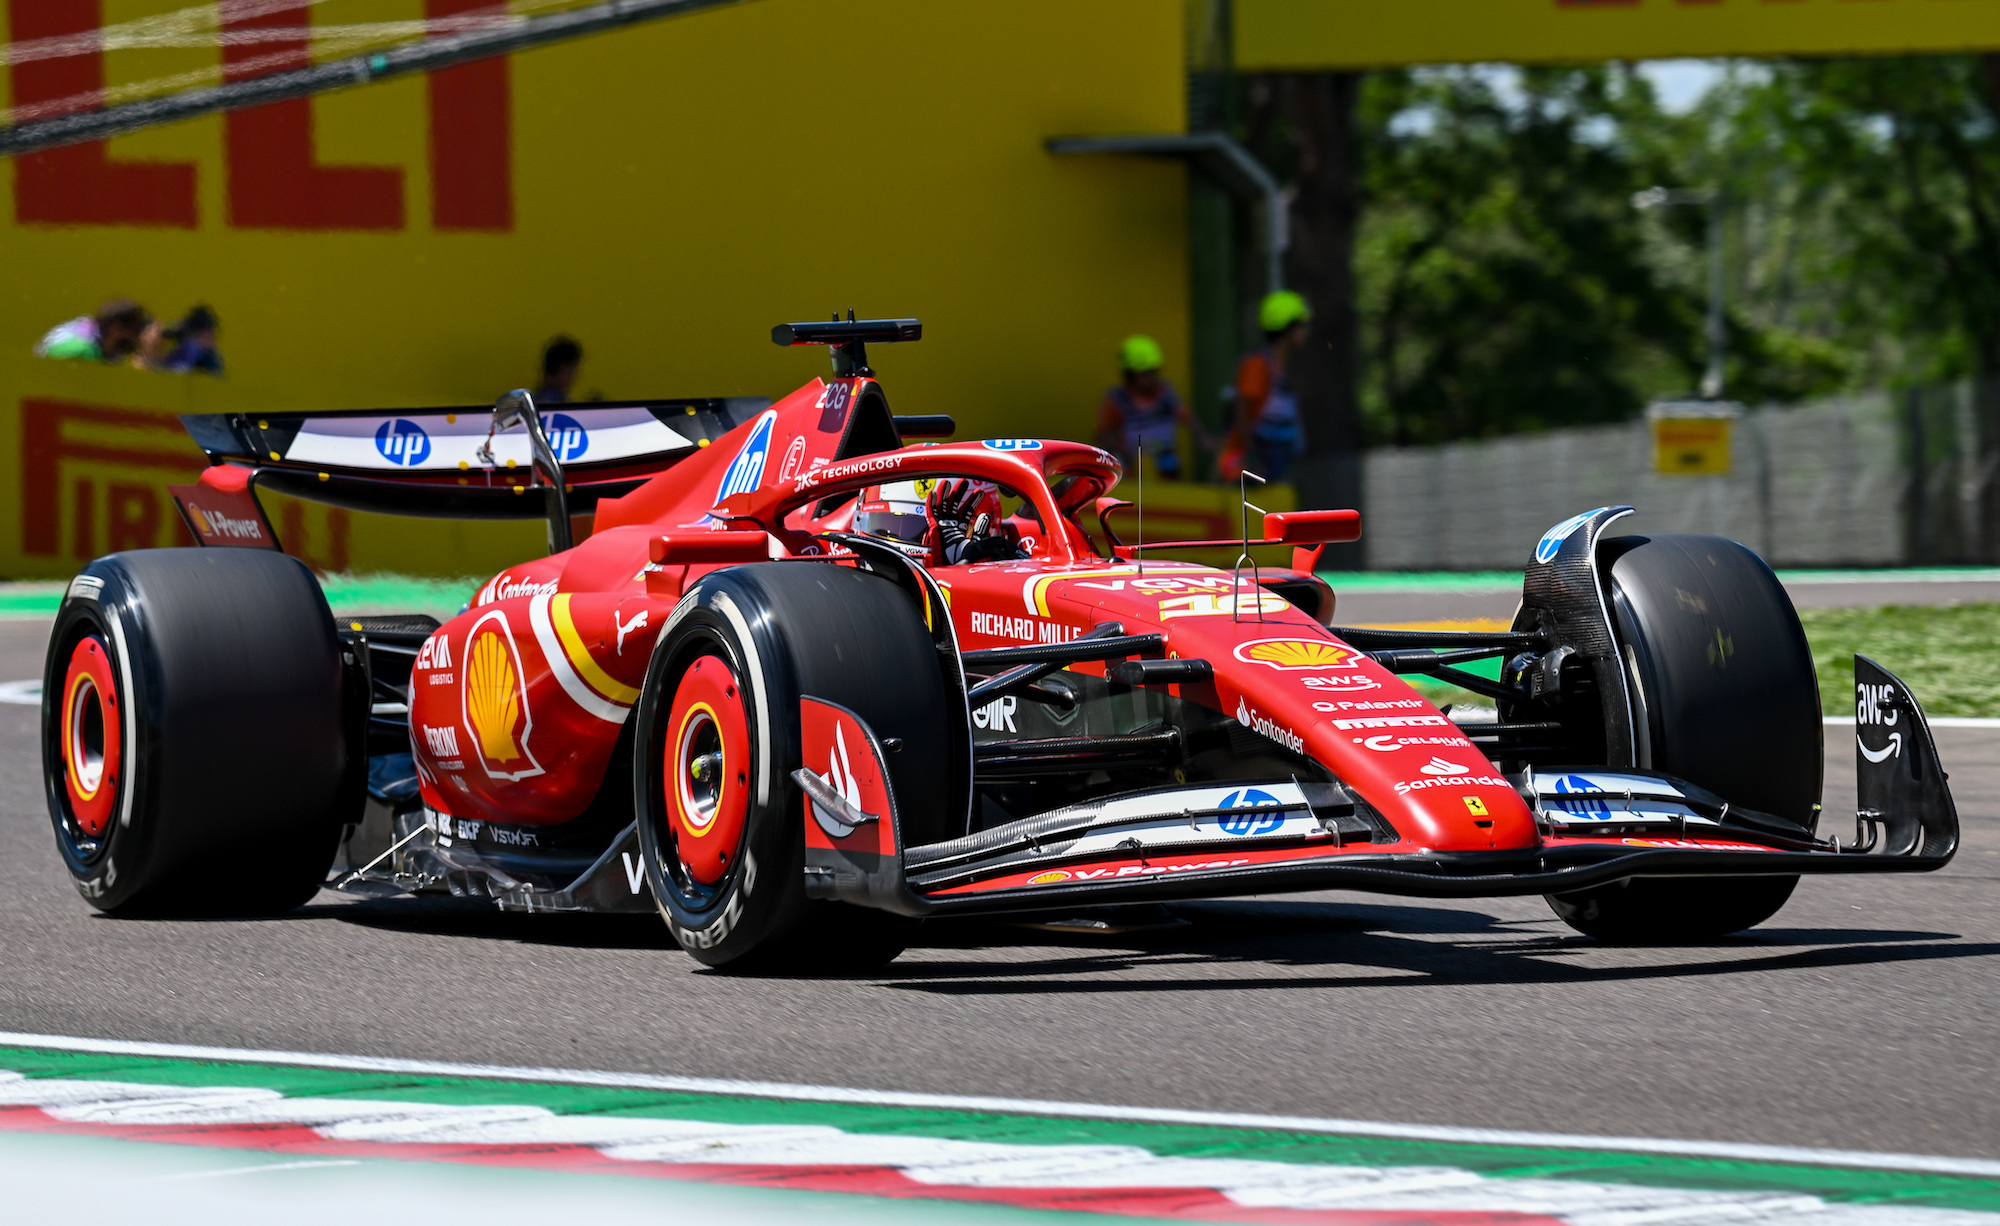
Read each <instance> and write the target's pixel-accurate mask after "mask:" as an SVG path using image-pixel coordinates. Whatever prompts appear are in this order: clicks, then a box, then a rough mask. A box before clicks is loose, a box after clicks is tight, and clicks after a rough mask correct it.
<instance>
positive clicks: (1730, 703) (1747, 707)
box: [1549, 535, 1823, 942]
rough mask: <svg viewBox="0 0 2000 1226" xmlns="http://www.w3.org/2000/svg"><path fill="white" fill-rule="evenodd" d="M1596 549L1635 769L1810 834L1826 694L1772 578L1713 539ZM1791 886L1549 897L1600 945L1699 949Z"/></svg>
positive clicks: (1631, 889) (1668, 539)
mask: <svg viewBox="0 0 2000 1226" xmlns="http://www.w3.org/2000/svg"><path fill="white" fill-rule="evenodd" d="M1600 548H1601V554H1600V557H1601V558H1603V559H1606V560H1607V561H1606V563H1605V564H1606V565H1607V567H1608V571H1609V575H1608V578H1609V581H1610V597H1611V600H1610V603H1611V609H1612V619H1613V621H1614V623H1615V626H1616V629H1617V633H1618V640H1619V645H1620V647H1621V648H1622V650H1623V652H1624V656H1625V664H1626V672H1627V677H1628V681H1629V684H1630V685H1631V688H1632V691H1633V700H1634V706H1635V707H1636V708H1637V711H1636V715H1637V718H1636V720H1635V724H1636V726H1637V727H1638V729H1639V734H1640V736H1641V737H1642V738H1643V745H1642V754H1641V759H1640V762H1641V765H1643V766H1646V767H1648V768H1650V769H1652V770H1657V771H1664V772H1666V773H1667V774H1670V775H1677V776H1679V777H1680V778H1683V779H1686V780H1688V781H1689V782H1690V783H1694V784H1698V785H1700V786H1701V787H1704V788H1707V789H1709V790H1710V791H1712V792H1715V793H1716V794H1718V795H1720V796H1722V797H1724V798H1725V799H1727V800H1728V801H1730V802H1731V803H1732V804H1736V805H1740V806H1742V807H1744V808H1746V809H1754V810H1757V811H1759V812H1762V813H1768V814H1772V815H1774V816H1777V817H1782V818H1785V819H1787V820H1789V821H1793V822H1797V823H1798V824H1799V826H1800V828H1801V830H1802V831H1811V830H1812V829H1813V828H1814V826H1815V824H1816V823H1817V820H1818V801H1819V794H1820V769H1821V762H1822V758H1823V744H1822V737H1823V725H1822V723H1821V716H1820V703H1819V684H1818V680H1817V678H1816V675H1815V672H1814V669H1813V662H1812V651H1811V649H1810V648H1808V647H1807V645H1806V636H1805V631H1804V629H1803V628H1801V627H1800V625H1799V616H1798V613H1797V612H1796V611H1795V610H1794V609H1793V608H1792V602H1791V598H1790V597H1789V596H1787V595H1786V594H1785V589H1784V587H1783V586H1782V585H1781V584H1780V583H1779V582H1778V578H1777V576H1776V575H1774V574H1772V573H1771V568H1770V567H1768V566H1766V565H1765V564H1764V561H1763V559H1761V558H1759V557H1758V556H1757V555H1756V554H1754V553H1752V552H1751V551H1750V550H1748V549H1746V548H1744V547H1743V546H1742V545H1739V544H1737V543H1736V542H1734V541H1731V540H1726V539H1724V538H1722V537H1716V536H1687V535H1661V536H1650V537H1648V536H1628V537H1618V538H1616V539H1613V540H1608V541H1605V542H1604V543H1603V545H1602V546H1601V547H1600ZM1797 885H1798V878H1797V877H1796V876H1774V877H1706V878H1704V877H1678V878H1676V877H1660V878H1636V879H1632V880H1627V881H1618V882H1613V883H1611V884H1609V885H1604V886H1599V887H1596V888H1593V889H1589V890H1578V891H1576V892H1574V893H1569V894H1557V895H1551V896H1550V897H1549V905H1550V906H1551V907H1553V908H1554V909H1555V913H1556V914H1557V915H1558V916H1560V917H1561V918H1562V920H1563V921H1564V922H1565V923H1567V924H1569V925H1570V926H1571V927H1572V928H1575V929H1576V930H1578V931H1579V932H1583V933H1586V934H1588V935H1590V936H1594V937H1599V938H1601V939H1604V940H1612V941H1626V942H1649V941H1682V940H1705V939H1708V938H1712V937H1717V936H1722V935H1725V934H1727V933H1731V932H1738V931H1741V930H1743V929H1745V928H1751V927H1755V926H1756V925H1758V924H1761V923H1763V922H1764V921H1765V920H1767V919H1769V918H1771V917H1772V916H1773V915H1775V914H1777V912H1778V909H1779V908H1780V907H1782V906H1784V905H1785V901H1786V900H1787V899H1788V898H1790V897H1791V894H1792V890H1793V888H1794V887H1795V886H1797Z"/></svg>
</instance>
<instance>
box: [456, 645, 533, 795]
mask: <svg viewBox="0 0 2000 1226" xmlns="http://www.w3.org/2000/svg"><path fill="white" fill-rule="evenodd" d="M464 658H465V681H464V686H463V691H462V693H463V699H464V709H465V710H464V713H465V722H466V725H467V726H468V727H470V728H471V729H472V734H473V739H474V740H475V742H477V744H478V746H479V760H480V764H481V765H482V766H484V767H485V768H486V773H487V774H489V775H491V776H493V777H494V778H495V779H507V780H517V779H525V778H527V777H528V776H530V775H539V774H541V773H542V768H541V766H540V764H538V763H537V762H536V761H535V758H534V755H533V754H531V753H529V752H528V734H529V732H530V731H531V730H532V728H533V727H534V720H533V717H532V715H531V714H530V712H529V710H528V695H527V691H526V689H525V688H524V687H523V685H522V682H521V660H520V654H519V652H518V651H517V649H516V648H515V646H514V635H513V630H512V627H510V626H509V625H508V624H507V617H506V615H505V614H503V613H500V612H498V611H495V612H493V613H489V614H487V615H486V616H485V617H482V618H480V619H479V621H478V623H477V624H475V625H474V626H473V627H472V633H471V634H470V635H468V636H467V638H466V647H465V657H464Z"/></svg>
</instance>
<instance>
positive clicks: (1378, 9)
mask: <svg viewBox="0 0 2000 1226" xmlns="http://www.w3.org/2000/svg"><path fill="white" fill-rule="evenodd" d="M1234 4H1235V57H1236V66H1237V67H1238V68H1239V69H1242V70H1244V71H1260V72H1269V71H1315V70H1326V69H1334V68H1380V67H1387V66H1391V65H1398V64H1435V63H1477V62H1483V61H1493V60H1503V61H1511V62H1514V63H1561V62H1580V61H1591V60H1611V59H1623V60H1643V59H1662V58H1669V57H1675V56H1725V55H1742V56H1779V55H1906V54H1913V53H1918V52H1938V51H1979V50H1992V49H1995V48H2000V0H1387V2H1385V0H1234Z"/></svg>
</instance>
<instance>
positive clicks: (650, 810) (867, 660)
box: [634, 561, 969, 970]
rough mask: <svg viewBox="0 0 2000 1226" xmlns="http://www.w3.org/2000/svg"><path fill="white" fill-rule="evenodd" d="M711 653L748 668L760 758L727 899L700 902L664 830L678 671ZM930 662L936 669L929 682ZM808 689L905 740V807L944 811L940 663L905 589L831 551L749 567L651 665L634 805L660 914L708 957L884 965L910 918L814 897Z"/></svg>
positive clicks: (688, 619)
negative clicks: (808, 826)
mask: <svg viewBox="0 0 2000 1226" xmlns="http://www.w3.org/2000/svg"><path fill="white" fill-rule="evenodd" d="M718 649H719V650H718ZM709 652H713V653H715V654H720V655H722V656H723V657H724V658H725V659H726V660H727V661H728V662H729V664H730V667H731V668H732V669H733V670H734V671H735V673H736V676H737V680H738V683H739V689H740V690H741V692H742V693H743V695H744V705H745V714H746V716H747V717H748V720H747V722H748V724H749V727H750V734H751V740H752V742H753V751H752V760H753V763H754V766H753V774H752V778H751V784H752V791H751V798H750V809H749V813H748V816H747V819H746V822H745V826H744V839H743V850H744V854H743V855H741V856H739V857H738V863H737V865H736V867H735V868H733V869H732V870H730V872H729V874H728V875H727V876H726V877H725V878H724V880H723V883H722V884H723V885H724V886H725V887H726V889H725V891H724V892H725V894H726V897H724V898H719V899H717V900H716V901H715V902H713V903H712V904H709V905H705V906H702V907H699V908H697V907H693V906H690V905H688V903H687V901H686V900H685V899H684V898H683V897H682V895H681V894H680V892H679V891H678V890H676V889H675V888H674V883H673V882H672V881H670V880H669V879H668V874H669V865H670V864H671V863H673V862H674V859H670V858H675V859H677V857H676V853H675V851H674V849H673V847H672V846H671V845H670V840H669V839H668V838H667V837H666V835H665V834H664V831H665V830H666V828H667V813H666V808H667V805H666V802H665V799H664V783H665V780H664V767H663V762H662V746H663V741H664V735H665V733H666V732H667V731H668V730H667V729H665V728H664V726H663V725H664V722H665V720H666V718H667V708H668V705H669V703H670V702H671V701H672V696H673V694H674V692H675V690H676V687H677V685H678V684H679V681H680V678H681V675H682V673H683V672H684V671H685V670H686V669H687V668H688V667H689V666H690V665H691V664H692V663H693V661H694V660H695V659H696V658H697V657H699V656H700V655H702V654H704V653H709ZM925 670H928V671H929V675H930V676H931V677H932V678H933V679H934V680H933V681H932V683H931V684H929V685H926V684H925V681H924V676H925ZM807 695H810V696H812V697H815V698H821V699H825V700H828V701H832V702H838V703H841V704H842V705H845V706H848V707H849V708H850V709H852V710H853V711H854V712H855V713H856V714H858V715H859V716H860V717H861V718H862V719H863V720H864V721H865V722H866V723H867V724H868V725H869V726H870V727H871V728H872V729H874V730H875V732H876V734H877V735H878V736H882V737H886V738H894V739H895V740H896V741H897V742H900V746H899V752H896V753H892V754H890V755H889V758H888V767H889V774H890V778H891V781H892V784H893V788H894V791H895V795H896V798H897V805H898V809H899V811H900V812H902V813H905V814H911V813H919V814H925V815H929V814H933V813H936V812H941V811H943V810H944V809H945V808H947V805H946V803H945V800H946V796H947V795H948V792H949V787H950V773H949V769H948V762H949V754H950V744H951V741H950V736H949V729H948V726H947V718H948V714H947V711H948V708H947V704H946V702H945V687H944V680H943V673H942V670H941V668H940V665H939V662H938V656H937V652H936V649H935V647H934V646H933V644H932V640H931V639H930V636H929V633H928V631H927V630H926V629H925V628H924V625H923V621H922V618H921V615H920V614H919V612H918V610H917V609H916V608H915V607H914V605H913V604H912V602H911V601H910V599H909V597H908V596H907V595H906V594H905V593H904V592H903V591H902V590H901V589H899V588H898V587H897V586H896V585H895V584H893V583H891V582H890V581H888V580H886V579H883V578H881V577H879V576H877V575H872V574H868V573H866V572H863V571H858V570H856V569H854V568H851V567H847V566H839V565H834V564H831V563H824V562H803V561H790V562H771V563H763V564H753V565H749V566H743V567H733V568H730V569H727V570H722V571H717V572H714V573H712V574H710V575H708V576H706V577H704V578H703V579H702V580H701V581H700V582H699V583H698V584H697V585H696V587H695V588H694V590H693V591H692V592H690V593H689V594H688V596H687V597H685V598H684V599H683V600H682V602H681V604H680V605H679V606H678V607H677V608H676V609H675V611H674V613H673V615H672V617H670V618H669V620H668V623H667V625H666V627H665V628H664V629H663V630H662V631H661V634H660V638H659V641H658V645H657V646H656V647H655V649H654V653H653V659H652V661H651V664H650V665H649V667H648V670H647V677H646V684H645V687H644V689H643V691H642V693H641V696H640V700H639V706H638V720H639V723H638V725H637V727H636V729H635V733H636V740H635V749H636V752H635V754H634V788H635V796H634V806H635V812H636V814H637V817H638V820H639V833H640V844H641V849H642V852H643V854H644V856H645V861H646V873H647V877H648V880H649V882H650V884H651V885H652V887H653V894H654V898H655V899H656V900H657V901H658V903H659V906H660V912H661V914H662V916H663V917H665V919H666V921H667V924H668V926H669V927H670V928H671V929H672V931H673V933H674V937H675V939H676V940H677V941H679V942H680V944H681V946H682V948H684V949H686V950H687V951H688V952H689V953H690V954H692V955H693V956H694V957H695V958H697V959H699V960H700V961H702V962H705V963H708V964H709V965H714V966H720V965H723V964H725V963H731V962H739V961H741V963H742V965H745V966H753V965H754V966H764V965H766V964H768V965H769V966H770V967H772V968H775V969H785V970H795V969H800V968H801V967H809V966H810V965H814V964H824V965H827V966H838V965H841V964H842V959H843V957H845V956H846V954H847V952H849V951H864V952H865V951H870V950H872V951H877V952H872V953H865V956H862V955H860V954H857V955H856V958H857V959H858V960H857V961H856V963H855V964H856V965H859V963H861V962H870V961H872V962H873V963H875V964H879V963H880V962H883V961H887V960H888V958H889V957H891V956H893V954H894V951H895V950H897V949H900V947H901V946H900V944H898V941H899V940H903V939H907V936H908V934H909V932H910V931H911V930H912V928H911V926H910V925H909V924H908V923H907V922H906V921H902V920H900V919H899V918H898V917H892V916H888V915H886V914H876V913H870V912H866V911H864V910H862V909H859V908H855V907H851V906H848V905H846V904H843V903H833V902H824V901H812V900H809V899H808V898H807V897H806V894H805V885H804V871H805V844H804V821H805V817H804V813H805V810H804V800H803V797H802V794H801V792H800V791H799V788H798V785H797V784H796V783H795V782H794V781H793V780H792V777H791V772H792V771H793V770H794V769H796V768H797V767H799V766H800V765H801V764H802V763H803V753H802V747H801V736H800V730H799V700H800V698H802V697H804V696H807ZM968 735H969V731H968ZM957 833H963V831H958V832H957ZM752 951H756V957H755V958H750V957H749V955H751V953H752ZM880 951H887V952H880Z"/></svg>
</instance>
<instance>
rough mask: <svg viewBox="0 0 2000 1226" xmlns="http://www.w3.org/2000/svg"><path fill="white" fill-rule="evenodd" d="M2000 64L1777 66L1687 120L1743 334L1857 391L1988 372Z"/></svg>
mask: <svg viewBox="0 0 2000 1226" xmlns="http://www.w3.org/2000/svg"><path fill="white" fill-rule="evenodd" d="M1996 74H2000V59H1996V58H1995V57H1986V58H1985V59H1984V60H1981V59H1977V58H1973V57H1964V56H1948V57H1913V58H1882V59H1866V60H1828V61H1799V62H1779V63H1772V64H1768V65H1759V66H1752V67H1746V68H1743V69H1740V70H1739V71H1737V72H1735V73H1733V74H1732V76H1731V79H1730V80H1729V82H1728V83H1727V84H1726V85H1725V87H1724V88H1722V89H1719V90H1717V91H1716V93H1715V94H1714V95H1713V96H1712V97H1711V98H1710V99H1709V100H1708V102H1707V104H1706V105H1705V106H1704V107H1703V109H1702V114H1701V119H1702V121H1703V123H1704V125H1705V127H1706V130H1707V133H1708V139H1707V140H1706V141H1705V142H1704V144H1705V147H1704V148H1697V149H1693V150H1690V153H1689V157H1688V161H1689V163H1690V164H1691V165H1693V166H1694V167H1696V173H1704V172H1705V173H1707V174H1709V175H1712V176H1715V177H1719V178H1723V179H1726V180H1727V181H1728V182H1730V183H1731V184H1732V185H1733V187H1732V190H1733V191H1734V192H1735V193H1736V194H1737V195H1738V196H1739V197H1740V198H1741V199H1742V200H1743V202H1744V211H1743V222H1744V230H1745V233H1746V236H1747V240H1748V241H1747V242H1746V243H1745V250H1744V252H1743V258H1742V260H1741V261H1740V264H1741V267H1742V270H1743V282H1742V286H1741V290H1742V296H1743V299H1744V303H1745V309H1746V312H1747V313H1748V316H1749V318H1750V321H1751V323H1752V325H1753V326H1754V327H1755V328H1756V329H1757V330H1758V331H1760V332H1761V333H1763V334H1764V335H1765V336H1767V337H1769V338H1772V339H1773V343H1775V344H1778V345H1792V346H1794V347H1803V348H1804V349H1805V350H1808V351H1812V352H1815V353H1816V354H1817V355H1818V356H1819V357H1820V358H1822V359H1823V360H1825V359H1830V360H1831V361H1832V362H1833V363H1834V364H1835V365H1836V366H1837V367H1838V368H1839V369H1840V372H1841V374H1842V376H1843V377H1844V379H1845V381H1846V382H1848V383H1850V384H1854V385H1860V386H1871V385H1873V386H1879V385H1881V384H1883V383H1885V382H1924V381H1932V380H1940V379H1950V378H1960V377H1965V376H1968V375H1975V374H1978V375H1992V374H1996V373H2000V131H1997V130H1996V128H2000V124H1996V119H2000V114H1996V106H1995V96H1996V89H1995V85H1996V80H1995V78H1996Z"/></svg>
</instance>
